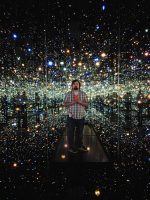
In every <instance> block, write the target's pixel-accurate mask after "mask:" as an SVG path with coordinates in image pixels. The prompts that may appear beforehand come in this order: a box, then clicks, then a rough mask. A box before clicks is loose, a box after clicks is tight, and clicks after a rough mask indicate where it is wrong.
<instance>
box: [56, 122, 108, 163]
mask: <svg viewBox="0 0 150 200" xmlns="http://www.w3.org/2000/svg"><path fill="white" fill-rule="evenodd" d="M83 141H84V145H85V146H86V147H89V151H88V152H78V153H76V154H71V153H69V152H68V148H67V147H66V144H67V137H66V133H65V135H64V136H63V138H62V140H61V141H60V144H59V145H58V147H57V149H56V153H55V162H109V160H108V158H107V155H106V153H105V151H104V150H103V147H102V145H101V144H100V142H99V141H98V139H97V137H96V135H95V133H94V131H93V130H92V129H91V128H90V127H89V126H88V125H85V127H84V139H83Z"/></svg>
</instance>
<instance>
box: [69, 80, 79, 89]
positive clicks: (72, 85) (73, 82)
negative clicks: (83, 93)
mask: <svg viewBox="0 0 150 200" xmlns="http://www.w3.org/2000/svg"><path fill="white" fill-rule="evenodd" d="M75 82H78V83H79V88H80V86H81V83H80V81H79V80H78V79H75V80H73V81H72V83H71V86H73V84H74V83H75Z"/></svg>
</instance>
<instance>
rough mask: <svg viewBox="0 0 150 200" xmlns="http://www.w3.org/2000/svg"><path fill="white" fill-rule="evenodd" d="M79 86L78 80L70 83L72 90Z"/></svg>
mask: <svg viewBox="0 0 150 200" xmlns="http://www.w3.org/2000/svg"><path fill="white" fill-rule="evenodd" d="M79 87H80V86H79V82H77V81H76V82H74V83H73V85H72V89H73V90H79Z"/></svg>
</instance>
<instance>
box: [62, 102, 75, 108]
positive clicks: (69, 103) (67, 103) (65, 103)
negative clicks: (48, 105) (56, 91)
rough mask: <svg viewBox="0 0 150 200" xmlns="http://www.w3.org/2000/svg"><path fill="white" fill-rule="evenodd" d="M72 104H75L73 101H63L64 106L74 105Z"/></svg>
mask: <svg viewBox="0 0 150 200" xmlns="http://www.w3.org/2000/svg"><path fill="white" fill-rule="evenodd" d="M74 104H75V102H74V101H72V102H67V101H65V102H64V106H65V107H69V106H72V105H74Z"/></svg>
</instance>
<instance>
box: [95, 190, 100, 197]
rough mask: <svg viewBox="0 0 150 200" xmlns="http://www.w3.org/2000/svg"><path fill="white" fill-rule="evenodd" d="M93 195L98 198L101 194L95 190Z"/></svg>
mask: <svg viewBox="0 0 150 200" xmlns="http://www.w3.org/2000/svg"><path fill="white" fill-rule="evenodd" d="M94 193H95V195H96V196H97V197H99V196H100V194H101V192H100V190H99V189H96V190H95V192H94Z"/></svg>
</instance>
